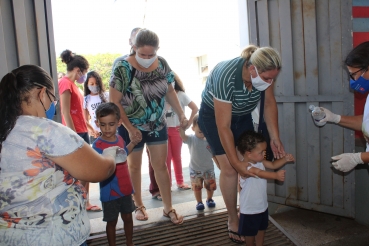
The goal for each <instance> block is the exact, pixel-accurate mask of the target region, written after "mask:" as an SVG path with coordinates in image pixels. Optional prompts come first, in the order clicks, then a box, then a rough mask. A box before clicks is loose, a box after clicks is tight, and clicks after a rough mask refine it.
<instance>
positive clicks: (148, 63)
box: [136, 52, 156, 68]
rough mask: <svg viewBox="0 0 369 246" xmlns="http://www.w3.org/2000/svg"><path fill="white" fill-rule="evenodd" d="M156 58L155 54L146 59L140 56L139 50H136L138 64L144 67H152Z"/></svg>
mask: <svg viewBox="0 0 369 246" xmlns="http://www.w3.org/2000/svg"><path fill="white" fill-rule="evenodd" d="M155 60H156V56H154V57H152V58H150V59H144V58H141V57H139V56H138V54H137V52H136V61H137V62H138V64H140V65H141V66H143V67H144V68H148V67H150V66H151V64H153V63H154V61H155Z"/></svg>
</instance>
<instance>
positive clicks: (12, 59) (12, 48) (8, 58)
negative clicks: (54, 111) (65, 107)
mask: <svg viewBox="0 0 369 246" xmlns="http://www.w3.org/2000/svg"><path fill="white" fill-rule="evenodd" d="M25 64H34V65H38V66H41V67H42V68H44V69H45V70H46V71H47V72H49V73H50V75H51V76H52V77H53V78H54V84H55V90H56V92H57V90H58V86H57V74H56V73H57V72H56V57H55V46H54V32H53V22H52V13H51V0H0V78H2V77H3V76H4V75H5V74H7V73H8V72H10V71H11V70H13V69H15V68H17V67H19V66H21V65H25ZM56 94H57V95H58V94H59V93H58V92H57V93H56ZM58 112H60V111H59V110H58ZM58 116H60V114H58ZM58 118H59V117H57V119H56V120H59V121H60V119H58Z"/></svg>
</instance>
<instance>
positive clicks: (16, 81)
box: [0, 65, 115, 246]
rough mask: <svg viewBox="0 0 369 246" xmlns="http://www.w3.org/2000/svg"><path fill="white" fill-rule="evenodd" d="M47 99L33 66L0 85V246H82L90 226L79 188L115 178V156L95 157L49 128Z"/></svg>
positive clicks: (47, 87)
mask: <svg viewBox="0 0 369 246" xmlns="http://www.w3.org/2000/svg"><path fill="white" fill-rule="evenodd" d="M54 95H55V94H54V86H53V82H52V79H51V77H50V76H49V75H48V74H47V72H46V71H44V70H43V69H42V68H40V67H38V66H34V65H24V66H21V67H19V68H17V69H14V70H13V71H12V72H10V73H8V74H6V75H5V76H4V77H3V78H2V80H1V82H0V158H1V159H0V245H37V246H40V245H85V244H86V243H85V241H86V239H87V237H88V235H89V233H90V223H89V218H88V216H87V213H86V210H85V202H86V199H85V198H86V191H85V189H84V187H83V186H82V185H81V184H80V182H79V181H78V180H85V181H91V182H98V181H102V180H105V179H106V178H108V177H109V176H110V175H111V174H112V173H113V172H114V170H115V164H114V159H113V158H114V157H115V150H114V151H112V150H111V151H107V152H106V153H105V155H103V156H101V155H99V154H97V153H96V152H95V151H94V150H93V149H92V148H91V147H90V146H89V145H88V144H86V143H84V141H83V139H82V138H81V137H79V136H78V135H77V134H76V133H75V132H73V131H72V130H71V129H69V128H68V127H65V126H63V125H61V124H59V123H56V122H54V121H52V120H51V119H52V118H53V116H54V114H55V104H56V102H57V101H56V98H55V96H54ZM46 118H47V119H46ZM91 165H92V166H91ZM92 170H93V171H92Z"/></svg>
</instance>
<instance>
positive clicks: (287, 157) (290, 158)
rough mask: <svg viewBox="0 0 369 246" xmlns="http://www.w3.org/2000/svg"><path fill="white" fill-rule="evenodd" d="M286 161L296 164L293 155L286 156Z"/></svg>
mask: <svg viewBox="0 0 369 246" xmlns="http://www.w3.org/2000/svg"><path fill="white" fill-rule="evenodd" d="M284 159H285V160H286V162H295V157H293V155H292V154H286V155H285V156H284Z"/></svg>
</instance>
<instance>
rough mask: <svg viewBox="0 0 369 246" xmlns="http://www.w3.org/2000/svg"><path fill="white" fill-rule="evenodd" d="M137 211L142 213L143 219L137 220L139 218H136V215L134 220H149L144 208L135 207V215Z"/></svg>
mask: <svg viewBox="0 0 369 246" xmlns="http://www.w3.org/2000/svg"><path fill="white" fill-rule="evenodd" d="M144 209H145V211H144ZM137 211H140V212H141V213H142V215H143V216H144V218H143V219H139V218H138V217H137V214H136V220H140V221H145V220H148V219H149V217H148V216H147V213H146V208H145V206H141V207H137V208H136V209H135V213H136V212H137Z"/></svg>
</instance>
